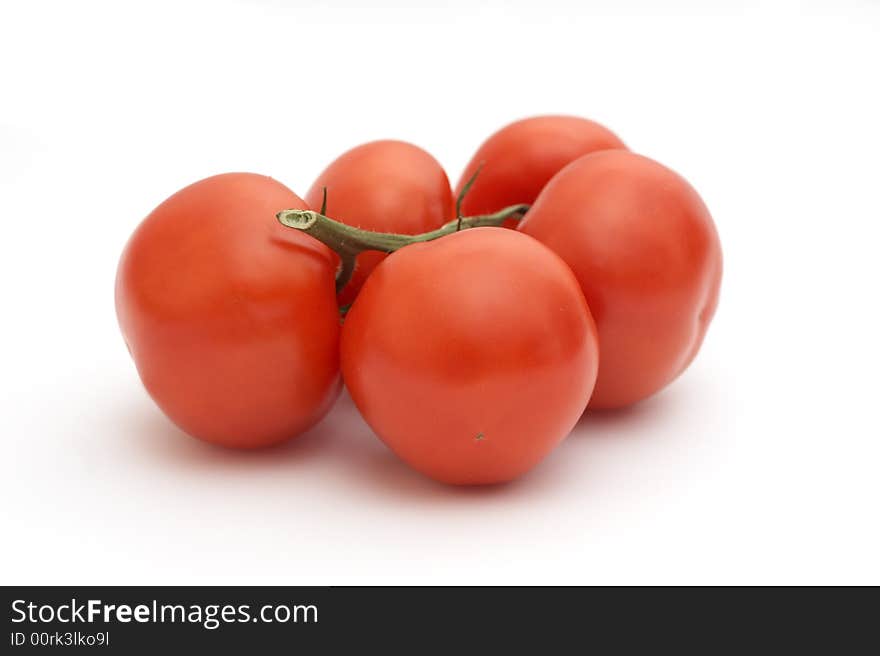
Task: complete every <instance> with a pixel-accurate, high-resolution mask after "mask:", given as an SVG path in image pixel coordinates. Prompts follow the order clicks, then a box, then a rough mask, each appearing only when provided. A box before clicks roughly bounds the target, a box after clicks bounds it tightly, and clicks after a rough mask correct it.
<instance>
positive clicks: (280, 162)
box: [0, 0, 880, 584]
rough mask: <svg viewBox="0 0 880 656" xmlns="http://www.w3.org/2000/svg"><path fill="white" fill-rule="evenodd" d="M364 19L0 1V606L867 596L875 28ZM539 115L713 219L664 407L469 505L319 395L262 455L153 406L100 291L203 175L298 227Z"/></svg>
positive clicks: (573, 10) (376, 12) (588, 12)
mask: <svg viewBox="0 0 880 656" xmlns="http://www.w3.org/2000/svg"><path fill="white" fill-rule="evenodd" d="M360 4H361V3H356V2H354V1H353V0H352V1H351V2H350V3H349V4H348V5H347V6H346V5H344V4H343V3H342V2H339V1H337V2H318V1H317V0H314V1H312V2H299V3H286V2H282V1H281V0H266V1H263V2H244V1H243V0H242V1H237V2H236V1H232V2H204V3H198V2H186V1H181V0H174V1H173V2H162V1H158V2H157V1H155V0H153V1H152V2H148V3H147V2H145V3H142V4H141V5H140V6H138V5H136V4H134V3H120V2H106V3H98V2H88V1H84V2H54V3H50V2H38V1H35V2H5V3H3V5H2V9H0V226H2V228H0V281H2V306H0V307H2V311H0V312H2V322H0V329H2V340H0V349H2V362H0V368H2V381H0V395H2V396H0V401H2V423H0V433H2V437H0V445H2V446H0V449H2V451H0V458H2V461H0V462H2V473H0V476H2V478H0V486H2V487H0V499H2V502H0V503H2V517H0V520H2V524H0V532H2V534H3V537H2V540H0V579H2V582H3V583H7V584H8V583H31V584H36V583H42V584H48V583H71V584H80V583H95V584H97V583H107V584H114V583H181V584H183V583H266V584H269V583H278V584H282V583H283V584H341V583H480V584H482V583H874V584H877V583H880V558H878V557H877V554H878V553H880V528H878V501H880V484H878V471H880V430H878V428H880V427H878V420H877V416H878V413H877V402H878V392H880V384H878V373H877V371H878V366H880V358H878V347H877V340H878V335H880V322H878V311H877V302H878V291H877V287H878V280H880V275H878V250H880V240H878V236H880V228H878V225H880V127H878V126H880V97H878V87H880V83H878V75H880V73H878V71H880V68H878V66H880V4H878V3H877V2H868V1H867V0H866V1H863V2H855V1H851V2H831V1H828V2H805V3H798V2H775V3H773V2H760V3H759V2H751V3H742V4H734V3H731V4H729V5H728V6H726V7H725V6H724V5H719V7H720V8H716V9H714V10H712V11H713V13H707V12H708V11H710V10H709V9H707V8H705V7H704V6H703V5H709V4H711V3H700V2H692V3H687V2H671V3H670V2H665V3H648V2H645V3H638V2H632V1H630V2H617V3H609V4H608V7H605V8H603V7H598V6H590V4H589V3H584V2H576V1H575V0H572V1H571V2H569V3H563V2H561V1H558V0H543V1H542V2H538V3H526V2H514V1H510V2H501V1H494V2H481V1H480V0H474V1H471V2H464V1H462V2H453V1H448V2H445V3H441V2H439V1H435V2H433V3H430V4H432V5H433V6H432V7H415V6H411V5H415V4H416V3H409V2H404V1H403V0H400V1H399V2H389V1H386V2H383V3H380V6H376V5H373V6H371V7H370V8H366V7H360V6H359V5H360ZM363 4H365V5H370V4H371V3H363ZM655 4H656V5H660V4H663V5H666V6H667V7H666V9H665V10H663V12H662V13H659V12H660V9H657V8H655V7H654V5H655ZM327 5H333V7H328V6H327ZM536 113H571V114H580V115H584V116H587V117H590V118H593V119H596V120H599V121H601V122H603V123H605V124H607V125H608V126H609V127H611V128H612V129H614V130H615V131H617V132H618V133H619V134H620V135H621V137H622V138H623V139H624V140H625V141H626V142H627V143H628V144H629V145H630V146H631V147H632V148H633V149H634V150H637V151H639V152H642V153H644V154H647V155H649V156H651V157H654V158H656V159H659V160H660V161H662V162H664V163H666V164H668V165H669V166H671V167H672V168H674V169H676V170H678V171H679V172H681V173H682V174H683V175H684V176H685V177H687V178H688V179H689V180H690V181H691V182H692V183H693V184H694V186H695V187H696V188H697V189H698V190H699V191H700V192H701V194H702V195H703V197H704V198H705V200H706V202H707V204H708V205H709V207H710V209H711V210H712V211H713V214H714V216H715V219H716V221H717V224H718V227H719V231H720V233H721V238H722V243H723V246H724V252H725V279H724V284H723V289H722V299H721V304H720V308H719V312H718V315H717V317H716V319H715V322H714V325H713V326H712V328H711V330H710V332H709V336H708V339H707V341H706V343H705V345H704V348H703V351H702V353H701V355H700V356H699V358H698V359H697V360H696V362H695V363H694V365H693V366H692V367H691V369H690V370H689V371H688V372H687V373H686V374H685V375H684V376H683V377H682V378H681V379H680V380H679V381H678V382H676V383H675V384H673V385H672V386H671V387H669V388H668V389H667V390H666V391H664V392H663V393H662V394H660V395H658V396H656V397H655V398H653V399H651V400H650V401H647V402H645V403H643V404H641V405H639V406H637V407H635V408H634V409H632V410H631V411H627V412H620V413H616V414H609V415H602V416H589V415H588V416H587V417H586V418H585V419H584V420H582V422H581V424H580V425H579V427H578V428H577V430H576V431H575V433H574V434H572V435H571V436H570V437H569V438H568V440H567V441H566V442H565V443H563V445H562V446H561V447H560V448H559V449H558V450H557V451H556V452H554V454H553V455H552V456H551V457H550V458H549V459H548V460H546V461H545V462H544V463H543V464H542V465H541V466H540V467H538V468H537V469H536V470H534V471H533V472H532V473H531V474H530V475H528V476H527V477H525V478H524V479H522V480H520V481H519V482H517V483H514V484H511V485H508V486H503V487H495V488H491V489H476V490H474V489H450V488H446V487H442V486H439V485H436V484H433V483H431V482H430V481H427V480H425V479H422V478H420V477H419V476H418V475H416V474H413V473H411V472H410V471H409V470H407V469H406V468H404V466H403V465H401V464H399V463H398V461H397V460H395V458H394V457H393V456H392V455H391V454H390V453H389V452H388V451H387V450H386V449H385V448H384V447H383V446H382V445H381V444H380V443H379V442H378V440H376V439H375V438H374V437H373V436H372V434H371V433H370V431H369V430H368V428H367V427H366V426H365V425H364V424H363V423H362V421H361V420H360V419H359V418H358V415H357V413H356V410H355V409H354V408H353V406H352V404H351V401H350V400H349V399H348V398H346V397H343V398H342V399H341V400H340V403H339V404H338V406H337V407H336V409H335V410H334V411H333V413H332V414H331V415H330V416H328V417H327V419H326V420H325V421H324V422H323V423H322V424H321V425H319V426H318V427H317V428H316V429H314V430H313V431H312V432H311V433H310V434H308V435H306V436H304V437H302V438H300V439H298V440H296V441H295V442H293V443H290V444H289V446H285V447H283V448H280V449H276V450H271V451H265V452H261V453H235V452H229V451H223V450H219V449H216V448H212V447H210V446H206V445H203V444H201V443H198V442H196V441H194V440H192V439H190V438H188V437H186V436H184V435H183V434H181V433H180V432H179V431H178V430H177V429H175V428H174V427H173V426H172V425H171V424H170V423H169V422H168V421H167V420H166V419H165V418H164V417H163V416H162V415H161V414H160V412H159V411H158V410H157V409H156V408H155V407H154V405H153V404H152V403H151V401H150V400H149V398H148V397H147V396H146V394H145V393H144V392H143V390H142V388H141V385H140V382H139V380H138V378H137V375H136V372H135V369H134V366H133V364H132V363H131V361H130V359H129V356H128V353H127V352H126V350H125V348H124V346H123V343H122V340H121V338H120V336H119V334H118V329H117V326H116V320H115V314H114V308H113V279H114V275H115V267H116V262H117V258H118V256H119V254H120V251H121V249H122V246H123V244H124V242H125V240H126V238H127V237H128V235H129V234H130V233H131V231H132V230H133V229H134V227H135V226H136V225H137V223H138V221H139V220H140V219H141V218H142V217H143V216H145V215H146V214H147V213H148V212H149V211H150V210H151V209H152V208H153V207H154V206H155V205H157V204H158V203H159V202H161V201H162V200H163V199H164V198H165V197H166V196H168V195H170V194H171V193H172V192H174V191H176V190H177V189H178V188H180V187H182V186H184V185H186V184H188V183H190V182H192V181H195V180H197V179H199V178H202V177H205V176H208V175H210V174H214V173H218V172H223V171H229V170H249V171H255V172H260V173H265V174H268V175H272V176H274V177H276V178H278V179H280V180H281V181H283V182H285V183H286V184H287V185H288V186H290V187H291V188H292V189H294V190H296V191H298V192H299V193H300V194H302V193H304V192H305V190H306V189H307V188H308V186H309V184H310V183H311V181H312V179H313V178H314V177H315V176H316V175H317V173H318V172H319V171H320V170H321V169H322V168H323V167H324V166H325V165H326V164H327V163H328V162H329V161H330V160H331V159H332V158H334V157H335V156H336V155H338V154H339V153H341V152H342V151H343V150H345V149H347V148H349V147H351V146H354V145H356V144H358V143H361V142H364V141H367V140H372V139H375V138H384V137H394V138H399V139H406V140H410V141H413V142H415V143H418V144H420V145H421V146H423V147H424V148H426V149H427V150H429V151H430V152H432V153H433V154H434V155H435V156H436V157H438V158H439V159H440V160H441V161H442V162H443V163H444V165H446V166H447V167H448V170H449V173H450V177H451V178H452V179H453V181H454V179H455V178H457V176H458V174H459V172H460V170H461V168H462V167H463V166H464V164H465V162H466V160H467V159H468V158H469V157H470V155H471V154H472V152H473V150H474V149H475V148H476V147H477V145H478V144H479V142H480V141H481V140H482V139H484V138H485V137H486V136H488V135H489V134H490V133H491V132H492V131H494V130H496V129H497V128H499V127H500V126H501V125H503V124H505V123H507V122H509V121H511V120H513V119H515V118H520V117H523V116H527V115H531V114H536Z"/></svg>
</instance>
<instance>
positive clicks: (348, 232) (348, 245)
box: [276, 205, 529, 291]
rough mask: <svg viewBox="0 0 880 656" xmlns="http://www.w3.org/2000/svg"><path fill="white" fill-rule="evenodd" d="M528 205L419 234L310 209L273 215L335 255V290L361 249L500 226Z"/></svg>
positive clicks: (348, 274)
mask: <svg viewBox="0 0 880 656" xmlns="http://www.w3.org/2000/svg"><path fill="white" fill-rule="evenodd" d="M528 209H529V206H528V205H511V206H510V207H505V208H504V209H502V210H499V211H497V212H495V213H493V214H481V215H478V216H468V217H462V218H458V219H453V220H452V221H450V222H449V223H447V224H445V225H443V226H442V227H440V228H437V229H436V230H431V231H430V232H424V233H422V234H420V235H401V234H395V233H391V232H373V231H371V230H362V229H361V228H355V227H353V226H350V225H346V224H345V223H340V222H339V221H335V220H334V219H331V218H330V217H329V216H324V215H323V214H321V213H320V212H315V211H313V210H282V211H280V212H278V214H276V217H277V218H278V220H279V221H280V222H281V224H282V225H285V226H287V227H288V228H293V229H295V230H300V231H302V232H304V233H306V234H307V235H310V236H312V237H314V238H315V239H317V240H318V241H321V242H323V243H324V244H326V245H327V246H329V247H330V248H332V249H333V250H334V251H336V252H337V253H338V254H339V257H340V259H341V260H342V264H341V266H340V267H339V272H338V273H337V274H336V290H337V291H339V290H341V289H342V288H343V287H345V285H346V284H348V281H349V280H351V274H352V273H353V272H354V265H355V258H356V257H357V256H358V255H359V254H360V253H362V252H363V251H381V252H383V253H393V252H394V251H396V250H398V249H400V248H403V247H404V246H408V245H409V244H417V243H420V242H425V241H432V240H434V239H439V238H440V237H445V236H446V235H450V234H452V233H454V232H457V231H458V230H463V229H467V228H478V227H482V226H500V225H501V224H502V223H504V222H505V221H506V220H507V219H517V220H519V219H521V218H522V217H523V215H524V214H525V213H526V211H528Z"/></svg>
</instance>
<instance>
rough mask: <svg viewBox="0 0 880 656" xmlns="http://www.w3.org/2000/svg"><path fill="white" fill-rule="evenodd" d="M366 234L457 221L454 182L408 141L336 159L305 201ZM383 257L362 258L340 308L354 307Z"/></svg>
mask: <svg viewBox="0 0 880 656" xmlns="http://www.w3.org/2000/svg"><path fill="white" fill-rule="evenodd" d="M324 188H326V189H327V213H328V214H330V215H331V216H332V217H333V218H334V219H335V220H337V221H341V222H342V223H345V224H347V225H351V226H354V227H356V228H363V229H365V230H374V231H379V232H394V233H399V234H406V235H414V234H418V233H422V232H428V231H429V230H434V229H435V228H439V227H440V226H441V225H443V224H444V223H446V222H447V221H449V220H450V219H452V218H453V214H454V207H453V206H454V203H453V198H452V190H451V188H450V186H449V180H448V178H447V177H446V173H445V171H444V170H443V168H442V167H441V166H440V164H439V163H438V162H437V160H436V159H434V158H433V157H432V156H431V155H430V154H428V153H427V152H425V151H424V150H422V149H421V148H419V147H418V146H414V145H413V144H410V143H406V142H404V141H393V140H382V141H372V142H370V143H366V144H363V145H361V146H357V147H356V148H352V149H351V150H349V151H347V152H345V153H343V154H342V155H340V156H339V157H338V158H337V159H336V160H334V161H333V162H332V163H331V164H330V165H329V166H328V167H327V168H326V169H325V170H324V171H323V172H322V173H321V174H320V175H319V176H318V179H317V180H315V182H314V183H313V184H312V186H311V188H310V189H309V191H308V193H307V194H306V196H305V200H306V202H307V203H308V205H309V207H310V208H311V209H313V210H315V211H319V210H320V209H321V205H322V202H323V194H324ZM384 258H385V254H384V253H379V252H377V251H366V252H363V253H361V254H360V255H358V256H357V260H356V262H357V263H356V265H355V270H354V274H353V275H352V278H351V280H350V281H349V283H348V284H347V285H346V286H345V288H344V289H342V290H341V291H340V294H339V304H340V305H347V304H349V303H351V302H352V301H353V300H354V299H355V297H356V296H357V294H358V291H360V288H361V286H362V285H363V283H364V281H365V280H366V279H367V277H368V276H369V275H370V272H371V271H372V270H373V269H374V268H375V267H376V265H377V264H378V263H379V262H381V261H382V260H383V259H384Z"/></svg>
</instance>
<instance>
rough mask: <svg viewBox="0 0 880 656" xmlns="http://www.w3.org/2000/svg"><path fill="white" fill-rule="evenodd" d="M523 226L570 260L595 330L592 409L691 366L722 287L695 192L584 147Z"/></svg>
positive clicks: (716, 248)
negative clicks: (585, 150)
mask: <svg viewBox="0 0 880 656" xmlns="http://www.w3.org/2000/svg"><path fill="white" fill-rule="evenodd" d="M519 229H520V230H521V231H522V232H524V233H526V234H528V235H531V236H532V237H534V238H535V239H537V240H539V241H541V242H542V243H544V244H546V245H547V246H549V247H550V248H551V249H553V250H554V251H555V252H556V253H558V254H559V255H560V256H561V257H562V259H564V260H565V261H566V262H567V263H568V264H569V266H571V268H572V270H573V271H574V273H575V275H576V276H577V278H578V281H579V282H580V284H581V287H582V288H583V290H584V295H585V296H586V298H587V302H588V303H589V304H590V309H591V310H592V311H593V316H594V317H595V319H596V326H597V327H598V329H599V344H600V348H601V366H600V367H599V377H598V380H597V381H596V389H595V391H594V392H593V397H592V399H591V401H590V407H591V408H618V407H622V406H626V405H629V404H631V403H635V402H636V401H639V400H641V399H644V398H646V397H648V396H650V395H652V394H654V393H655V392H657V391H658V390H660V389H662V388H663V387H664V386H666V385H667V384H668V383H670V382H671V381H672V380H673V379H674V378H676V377H677V376H678V375H679V374H680V373H681V372H682V371H684V369H685V368H686V367H687V366H688V364H690V362H691V361H692V360H693V358H694V356H695V355H696V354H697V351H698V350H699V348H700V345H701V343H702V341H703V338H704V337H705V335H706V330H707V329H708V327H709V322H710V321H711V319H712V316H713V315H714V313H715V309H716V307H717V304H718V293H719V289H720V286H721V269H722V256H721V243H720V241H719V239H718V233H717V232H716V229H715V224H714V223H713V221H712V217H711V216H710V215H709V211H708V210H707V209H706V206H705V205H704V203H703V201H702V200H701V199H700V197H699V196H698V195H697V192H696V191H694V189H693V188H692V187H691V186H690V185H689V184H688V183H687V182H686V181H685V180H684V179H683V178H681V177H680V176H679V175H678V174H677V173H675V172H673V171H671V170H670V169H668V168H666V167H665V166H663V165H661V164H659V163H657V162H655V161H653V160H651V159H648V158H647V157H642V156H641V155H636V154H634V153H631V152H629V151H624V150H609V151H605V152H600V153H594V154H591V155H587V156H585V157H582V158H580V159H578V160H577V161H575V162H573V163H572V164H570V165H569V166H567V167H566V168H565V169H563V170H562V171H561V172H560V173H559V174H558V175H556V176H555V177H554V178H553V180H551V182H550V183H549V184H548V185H547V186H546V187H545V188H544V191H542V192H541V194H540V196H539V197H538V199H537V200H536V201H535V203H534V204H533V206H532V208H531V210H529V212H528V213H527V214H526V217H525V219H524V220H523V222H522V224H521V225H520V226H519Z"/></svg>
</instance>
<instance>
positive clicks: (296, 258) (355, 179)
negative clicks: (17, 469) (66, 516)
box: [116, 116, 721, 484]
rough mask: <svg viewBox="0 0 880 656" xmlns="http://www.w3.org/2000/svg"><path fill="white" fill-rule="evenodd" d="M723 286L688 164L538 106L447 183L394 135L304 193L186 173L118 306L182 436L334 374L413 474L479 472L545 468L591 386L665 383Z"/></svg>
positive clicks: (291, 404)
mask: <svg viewBox="0 0 880 656" xmlns="http://www.w3.org/2000/svg"><path fill="white" fill-rule="evenodd" d="M331 217H332V218H331ZM720 283H721V246H720V243H719V240H718V235H717V232H716V230H715V226H714V224H713V222H712V218H711V217H710V215H709V212H708V211H707V209H706V207H705V205H704V204H703V202H702V201H701V199H700V197H699V196H698V195H697V193H696V192H695V191H694V190H693V188H692V187H691V186H690V185H689V184H688V183H687V182H686V181H685V180H684V179H683V178H681V177H680V176H678V175H677V174H676V173H674V172H673V171H671V170H669V169H668V168H666V167H664V166H663V165H661V164H659V163H657V162H655V161H653V160H651V159H648V158H646V157H643V156H641V155H637V154H635V153H633V152H631V151H629V150H628V149H627V148H626V146H625V145H624V144H623V142H622V141H621V140H620V139H619V138H618V137H617V136H616V135H615V134H613V133H612V132H610V131H609V130H608V129H606V128H604V127H602V126H601V125H599V124H597V123H594V122H592V121H588V120H586V119H581V118H575V117H562V116H547V117H536V118H531V119H526V120H523V121H519V122H516V123H513V124H511V125H509V126H507V127H505V128H503V129H502V130H500V131H498V132H497V133H495V134H494V135H492V136H491V137H489V139H488V140H487V141H486V142H484V143H483V144H482V145H481V146H480V148H479V149H478V150H477V152H476V154H475V155H474V157H473V159H472V160H471V162H470V163H469V164H468V166H467V167H466V169H465V172H464V174H463V175H462V179H461V181H460V182H459V184H458V185H457V187H456V191H455V194H454V193H453V190H452V188H451V187H450V184H449V181H448V179H447V177H446V174H445V173H444V171H443V169H442V167H441V166H440V164H439V163H438V162H437V161H436V160H435V159H434V158H433V157H431V156H430V155H429V154H428V153H426V152H425V151H423V150H421V149H420V148H418V147H416V146H413V145H411V144H407V143H403V142H399V141H377V142H372V143H369V144H365V145H362V146H359V147H357V148H354V149H352V150H350V151H348V152H347V153H345V154H343V155H342V156H341V157H339V158H338V159H337V160H336V161H334V162H333V163H332V164H330V166H328V167H327V169H325V170H324V172H323V173H321V175H320V176H319V177H318V179H317V180H316V181H315V183H314V184H313V185H312V187H311V188H310V190H309V191H308V193H307V194H306V196H305V198H304V199H303V198H300V197H299V196H297V195H296V194H294V193H293V192H292V191H290V190H289V189H287V188H286V187H285V186H283V185H282V184H280V183H279V182H277V181H275V180H273V179H272V178H268V177H264V176H260V175H254V174H250V173H229V174H224V175H218V176H214V177H211V178H208V179H205V180H202V181H200V182H196V183H195V184H192V185H190V186H189V187H186V188H185V189H183V190H181V191H179V192H177V193H176V194H174V195H173V196H171V197H170V198H168V199H167V200H166V201H165V202H163V203H162V204H161V205H159V207H157V208H156V209H155V210H153V212H152V213H151V214H150V215H149V216H148V217H147V218H146V219H145V220H144V221H143V222H142V223H141V224H140V226H139V227H138V228H137V230H136V231H135V233H134V234H133V236H132V237H131V239H130V240H129V242H128V244H127V245H126V247H125V250H124V252H123V254H122V258H121V260H120V263H119V270H118V273H117V279H116V309H117V315H118V318H119V323H120V327H121V329H122V333H123V336H124V338H125V341H126V344H127V345H128V348H129V351H130V352H131V355H132V357H133V358H134V361H135V364H136V365H137V369H138V372H139V374H140V377H141V379H142V380H143V383H144V385H145V387H146V389H147V390H148V392H149V393H150V395H151V396H152V397H153V399H154V400H155V401H156V403H157V404H158V405H159V406H160V408H162V410H163V411H164V412H165V414H167V415H168V417H169V418H171V420H172V421H174V422H175V423H176V424H177V425H178V426H180V427H181V428H182V429H183V430H184V431H186V432H187V433H189V434H190V435H193V436H194V437H197V438H200V439H203V440H206V441H208V442H212V443H215V444H220V445H223V446H228V447H238V448H253V447H263V446H267V445H271V444H275V443H278V442H281V441H284V440H287V439H289V438H292V437H294V436H296V435H298V434H300V433H302V432H303V431H305V430H306V429H308V428H309V427H310V426H312V425H313V424H314V423H315V422H317V421H318V420H319V419H321V418H322V417H323V416H324V415H325V414H326V413H327V412H328V410H329V409H330V408H331V406H332V405H333V402H334V401H335V399H336V397H337V395H338V393H339V391H340V389H341V384H342V380H344V381H345V385H346V387H347V388H348V390H349V392H350V394H351V397H352V399H353V400H354V402H355V404H356V405H357V407H358V408H359V410H360V411H361V413H362V414H363V416H364V418H365V420H366V421H367V423H368V424H369V425H370V426H371V428H372V429H373V430H374V431H375V433H376V434H377V435H378V436H379V437H380V438H381V439H382V441H383V442H385V444H386V445H388V447H389V448H391V449H392V450H393V451H394V452H395V453H396V454H397V455H398V456H399V457H400V458H401V459H402V460H404V461H405V462H406V463H408V464H409V465H410V466H412V467H413V468H414V469H416V470H418V471H420V472H422V473H424V474H426V475H427V476H429V477H431V478H434V479H436V480H439V481H443V482H446V483H452V484H485V483H496V482H502V481H508V480H511V479H513V478H515V477H517V476H519V475H521V474H523V473H524V472H526V471H527V470H529V469H530V468H531V467H533V466H534V465H535V464H537V463H538V462H539V461H540V460H541V459H542V458H543V457H544V456H546V455H547V453H549V451H550V450H551V449H553V448H554V447H555V446H556V445H557V444H558V443H559V442H560V441H561V440H562V439H563V438H564V437H565V436H566V435H567V434H568V433H569V432H570V431H571V429H572V428H573V427H574V425H575V423H576V422H577V421H578V419H579V418H580V417H581V415H582V414H583V412H584V410H585V408H587V406H588V404H589V407H590V408H620V407H624V406H627V405H630V404H632V403H635V402H637V401H639V400H641V399H644V398H646V397H648V396H650V395H652V394H654V393H655V392H657V391H658V390H660V389H661V388H663V387H664V386H666V385H667V384H669V382H671V381H672V380H673V379H674V378H676V377H677V376H678V375H679V374H680V373H681V372H682V371H684V369H685V368H687V366H688V365H689V364H690V362H691V361H692V360H693V358H694V357H695V355H696V353H697V351H698V349H699V347H700V344H701V342H702V340H703V338H704V336H705V334H706V330H707V328H708V325H709V322H710V320H711V319H712V316H713V314H714V312H715V308H716V305H717V303H718V292H719V287H720Z"/></svg>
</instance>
